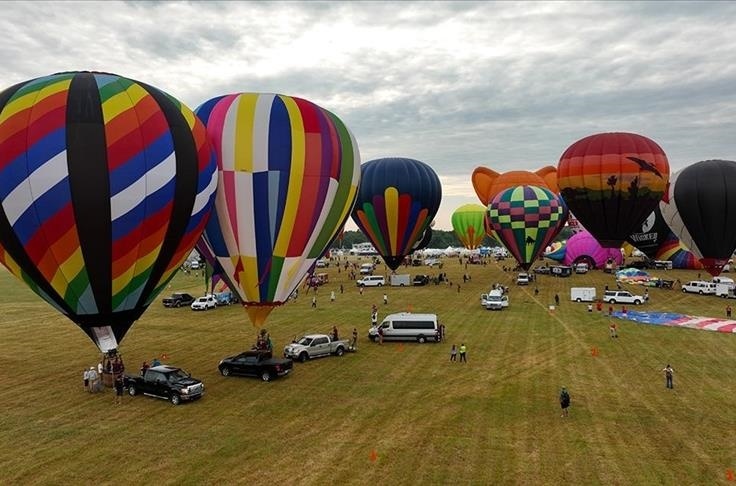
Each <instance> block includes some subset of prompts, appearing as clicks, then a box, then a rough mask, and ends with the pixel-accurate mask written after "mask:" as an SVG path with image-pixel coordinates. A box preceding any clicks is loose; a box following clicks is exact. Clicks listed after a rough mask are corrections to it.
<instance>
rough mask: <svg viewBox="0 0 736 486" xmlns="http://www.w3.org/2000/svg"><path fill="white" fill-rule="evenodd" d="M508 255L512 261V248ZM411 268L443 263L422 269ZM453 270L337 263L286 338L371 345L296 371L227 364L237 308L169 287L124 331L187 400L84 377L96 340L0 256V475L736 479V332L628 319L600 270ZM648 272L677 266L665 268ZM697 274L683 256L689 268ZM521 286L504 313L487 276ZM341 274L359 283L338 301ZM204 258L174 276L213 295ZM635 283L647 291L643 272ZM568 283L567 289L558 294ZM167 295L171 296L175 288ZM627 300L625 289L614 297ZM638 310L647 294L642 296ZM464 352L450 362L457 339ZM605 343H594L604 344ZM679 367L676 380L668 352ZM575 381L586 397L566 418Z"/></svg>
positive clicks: (131, 347)
mask: <svg viewBox="0 0 736 486" xmlns="http://www.w3.org/2000/svg"><path fill="white" fill-rule="evenodd" d="M509 262H510V261H509V260H507V261H506V262H505V263H506V264H509ZM409 271H410V272H411V273H415V272H420V273H430V274H431V273H436V272H437V270H433V269H429V268H426V267H421V268H414V269H409ZM443 271H445V272H447V273H448V275H449V277H450V279H451V281H452V282H453V286H452V287H449V286H434V285H430V286H427V287H420V288H388V289H387V290H386V291H387V293H388V296H389V304H388V305H383V303H382V294H383V290H382V289H381V290H379V289H366V290H365V293H364V295H362V296H361V295H359V293H358V290H357V288H356V287H355V284H354V282H352V281H348V279H347V275H346V274H345V273H344V272H342V273H339V274H338V273H337V271H336V269H334V268H332V267H331V268H329V269H328V272H329V274H330V280H331V281H330V283H329V284H328V285H327V286H325V287H322V288H321V289H320V291H319V293H318V307H317V309H312V308H311V305H310V304H311V294H310V296H309V297H307V296H305V295H304V293H303V292H301V295H300V297H299V299H298V300H297V301H296V302H293V303H289V304H287V305H285V306H283V307H281V308H277V309H276V310H274V311H273V312H272V313H271V316H270V318H269V320H268V322H267V326H266V328H267V329H268V330H269V331H270V333H271V336H272V338H273V339H274V341H275V345H276V349H277V350H279V352H280V350H281V349H282V348H283V346H284V345H285V344H286V343H288V342H289V341H290V340H291V339H292V338H293V337H294V336H295V335H298V334H300V333H304V332H328V330H329V329H331V328H332V326H333V325H337V326H338V328H339V329H340V331H341V334H342V335H343V336H348V335H349V334H350V333H351V332H352V329H353V327H357V328H358V330H359V332H360V340H359V346H358V347H359V350H358V352H357V353H355V354H347V355H345V356H344V357H342V358H337V357H330V358H324V359H320V360H315V361H310V362H307V363H304V364H302V363H295V364H294V367H295V370H294V372H293V373H292V374H291V375H290V376H287V377H286V378H284V379H279V380H276V381H273V382H270V383H263V382H261V381H260V380H257V379H251V378H237V377H229V378H224V377H222V376H220V375H219V373H218V372H217V364H218V362H219V360H220V359H221V358H222V357H224V356H227V355H230V354H233V353H236V352H239V351H242V350H245V349H247V348H249V347H250V345H251V344H252V343H254V342H255V337H256V329H255V328H253V327H252V326H251V324H250V323H249V322H248V320H247V316H246V313H245V311H244V310H243V309H242V308H241V307H240V306H231V307H225V308H218V309H216V310H214V311H209V312H206V313H205V312H200V313H195V312H192V311H191V310H189V309H187V308H182V309H165V308H163V306H161V304H160V298H159V299H157V301H156V303H154V305H152V306H151V308H150V309H149V310H148V311H147V312H146V313H145V314H144V315H143V317H142V318H141V319H140V320H139V321H138V322H137V323H136V324H135V325H134V326H133V328H132V330H131V331H130V332H129V333H128V335H127V336H126V338H125V340H124V341H123V343H122V345H121V348H120V350H121V352H122V354H123V356H124V358H125V360H126V364H127V366H128V371H136V370H137V369H138V367H139V366H140V364H141V363H142V362H143V361H144V360H148V361H149V362H150V360H151V358H153V357H154V356H157V355H158V356H160V355H162V354H164V353H165V354H167V355H168V357H169V359H168V361H167V362H168V363H170V364H175V365H178V366H181V367H184V368H185V369H187V370H188V371H190V372H191V373H192V375H193V376H195V377H197V378H200V379H201V380H202V381H204V383H205V386H206V389H207V394H206V395H205V397H204V398H203V399H202V400H199V401H197V402H194V403H185V404H183V405H181V406H178V407H174V406H172V405H171V404H169V403H168V402H166V401H163V400H156V399H153V398H149V397H141V396H137V397H129V396H127V395H126V396H125V397H124V400H123V404H122V405H115V404H114V403H113V394H112V392H111V391H110V390H106V391H105V393H102V394H96V395H90V394H88V393H85V392H84V391H83V390H82V378H81V375H82V371H83V369H84V368H85V367H89V366H91V365H93V364H94V365H96V364H97V362H98V361H99V358H100V356H99V354H98V352H97V350H96V347H95V346H94V345H93V344H92V342H91V341H90V340H89V339H88V338H87V337H86V336H85V335H84V334H83V332H82V331H81V330H79V329H78V328H77V327H76V326H75V325H73V324H72V323H71V321H68V320H67V319H66V318H64V317H62V316H60V315H57V313H56V311H54V310H53V309H52V308H51V307H50V306H48V305H47V304H45V303H44V302H42V301H41V300H40V298H38V297H37V296H36V295H35V294H32V293H31V292H30V291H29V290H28V289H27V288H26V287H25V285H23V284H21V283H19V282H18V281H16V280H15V279H14V278H13V277H12V276H11V275H10V274H9V273H7V272H6V271H5V270H0V295H2V298H1V300H0V306H1V307H0V309H2V313H0V411H2V416H1V418H0V483H2V484H13V485H15V484H143V483H148V484H150V483H155V484H240V483H243V484H246V483H248V484H331V483H349V484H381V485H383V484H386V485H389V484H450V483H453V484H562V483H565V484H585V485H588V484H622V485H624V484H673V485H683V484H719V483H722V484H730V481H729V477H730V478H731V480H733V479H734V478H733V476H730V475H731V474H736V447H734V446H736V407H734V403H735V402H734V396H735V391H736V379H734V376H735V373H734V363H736V336H734V335H725V334H719V333H714V332H706V331H696V330H690V329H674V328H665V327H661V326H647V325H640V324H635V323H630V322H625V321H617V322H618V323H619V329H620V331H619V334H620V338H619V339H618V340H613V339H611V338H610V337H609V334H608V322H609V321H608V319H607V318H606V317H604V316H602V315H600V314H598V313H595V312H594V313H593V314H590V313H588V312H587V310H586V306H585V305H584V304H574V303H571V302H569V295H570V293H569V288H570V287H571V286H596V287H597V288H598V292H599V295H600V294H601V293H602V290H603V287H604V285H606V284H608V285H614V279H613V277H612V276H611V275H606V274H603V273H601V272H599V271H595V272H591V273H589V274H586V275H573V276H572V277H571V278H566V279H555V278H552V277H548V276H541V277H539V281H538V283H537V285H538V287H539V290H540V292H539V295H538V296H536V297H535V296H534V293H533V289H534V284H532V285H531V286H529V287H523V288H522V287H516V286H515V285H513V284H512V279H513V276H514V275H515V274H510V273H509V274H507V273H504V272H502V271H501V269H500V267H499V266H498V265H497V264H496V263H492V264H489V265H488V266H470V267H469V268H468V270H467V272H468V273H469V274H470V275H471V276H472V281H471V282H469V283H467V284H464V285H462V289H461V291H460V293H458V292H457V288H456V286H455V283H456V282H458V281H460V282H461V281H462V279H461V276H462V274H463V272H466V270H465V269H464V268H463V267H461V266H460V265H459V264H458V262H457V260H456V259H447V260H446V264H445V266H444V268H443ZM652 273H653V274H654V275H660V274H662V273H664V272H657V271H652ZM696 273H697V272H686V271H670V272H667V276H666V278H671V279H674V278H680V279H681V280H682V281H685V280H689V279H692V278H694V277H695V276H696ZM492 282H501V283H504V284H506V285H509V286H510V287H511V291H510V299H511V306H510V308H509V309H507V310H505V311H502V312H491V311H486V310H484V309H482V308H481V307H480V305H479V294H480V293H481V292H485V291H487V290H488V288H489V286H490V284H491V283H492ZM340 283H343V284H344V286H345V293H344V294H342V295H341V294H339V292H338V295H337V301H336V302H334V303H330V301H329V292H330V290H333V289H334V290H337V288H338V286H339V284H340ZM203 287H204V284H203V283H202V282H201V281H200V279H196V278H195V277H193V276H186V275H181V274H180V275H177V277H176V278H175V279H174V281H173V285H172V289H171V290H189V291H191V292H193V293H194V294H195V295H199V294H201V293H203ZM632 290H633V291H638V292H639V293H642V292H643V289H641V288H633V289H632ZM555 293H559V295H560V297H561V299H562V303H561V305H560V306H559V308H558V309H556V310H555V311H554V312H550V311H549V310H548V305H549V304H550V303H551V302H552V301H553V296H554V294H555ZM650 296H651V300H650V303H649V304H647V305H646V306H643V307H645V308H648V309H651V310H662V311H665V310H666V311H673V312H682V313H688V314H693V315H703V316H714V317H721V316H724V308H725V305H726V304H725V302H724V301H723V300H722V299H718V298H716V297H701V296H696V295H689V294H688V295H685V294H682V293H681V292H680V291H679V290H661V289H651V290H650ZM161 297H163V296H161ZM374 303H375V304H376V305H378V306H379V311H380V314H379V320H380V319H382V318H383V317H384V316H385V315H386V314H387V313H390V312H398V311H404V310H413V311H414V312H434V313H437V314H438V315H439V317H440V320H441V321H442V322H444V323H445V325H446V326H447V342H446V343H441V344H423V345H419V344H416V343H406V344H404V345H400V344H398V343H386V344H384V345H383V346H379V345H378V344H374V343H371V342H368V340H367V338H366V334H367V330H368V327H369V324H370V308H371V305H372V304H374ZM618 307H620V306H618ZM630 308H633V306H630ZM461 342H464V343H465V344H466V345H467V346H468V360H469V363H468V364H467V365H464V364H460V363H450V362H449V351H450V345H451V344H452V343H455V344H458V345H459V344H460V343H461ZM592 348H597V350H598V356H593V355H592V352H591V350H592ZM668 362H669V363H671V364H672V366H673V367H674V369H675V389H674V390H667V389H666V388H665V386H664V377H663V375H662V372H661V370H662V368H663V367H664V365H665V364H666V363H668ZM561 386H566V387H567V388H568V389H569V391H570V393H571V396H572V407H571V410H570V417H569V418H566V419H562V418H561V417H560V409H559V404H558V401H557V397H558V394H559V390H560V387H561Z"/></svg>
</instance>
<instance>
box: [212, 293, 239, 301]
mask: <svg viewBox="0 0 736 486" xmlns="http://www.w3.org/2000/svg"><path fill="white" fill-rule="evenodd" d="M238 302H239V299H238V297H237V296H236V295H235V294H233V293H232V292H231V291H229V290H227V291H225V292H218V293H216V294H215V303H216V304H217V305H230V304H237V303H238Z"/></svg>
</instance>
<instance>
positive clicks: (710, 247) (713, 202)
mask: <svg viewBox="0 0 736 486" xmlns="http://www.w3.org/2000/svg"><path fill="white" fill-rule="evenodd" d="M734 194H736V162H732V161H729V160H706V161H703V162H698V163H696V164H693V165H690V166H688V167H685V168H684V169H682V170H680V171H678V172H677V173H676V174H674V176H673V177H672V181H671V182H670V187H669V191H668V192H667V195H666V196H665V198H664V199H663V200H662V202H661V203H660V205H659V207H660V210H661V211H662V216H663V217H664V220H665V222H666V223H667V225H668V226H669V227H670V229H671V230H672V232H673V233H674V234H675V236H676V237H677V238H678V239H679V240H680V241H681V242H682V244H683V245H684V246H685V247H687V248H688V249H689V250H690V251H691V252H692V253H693V254H694V255H695V256H696V257H697V258H698V259H699V260H700V262H701V263H702V264H703V267H704V268H705V269H706V270H707V271H708V272H709V273H710V274H711V275H713V276H716V275H719V274H720V273H721V270H722V269H723V266H724V265H725V264H726V263H728V260H729V258H731V255H732V254H733V252H734V249H736V225H734V224H733V221H734V219H735V218H736V197H734Z"/></svg>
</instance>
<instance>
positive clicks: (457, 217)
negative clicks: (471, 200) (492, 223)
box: [451, 204, 486, 250]
mask: <svg viewBox="0 0 736 486" xmlns="http://www.w3.org/2000/svg"><path fill="white" fill-rule="evenodd" d="M485 215H486V208H484V207H483V206H481V205H480V204H464V205H462V206H460V207H459V208H457V209H456V210H455V212H454V213H452V217H451V222H452V229H453V230H455V234H456V235H457V237H458V238H459V239H460V242H461V243H462V244H463V246H464V247H465V248H467V249H469V250H475V249H476V248H478V247H479V246H480V245H481V243H482V242H483V238H484V237H485V235H486V233H485V229H484V227H483V218H485Z"/></svg>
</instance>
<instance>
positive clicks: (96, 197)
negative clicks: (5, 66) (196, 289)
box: [0, 72, 217, 351]
mask: <svg viewBox="0 0 736 486" xmlns="http://www.w3.org/2000/svg"><path fill="white" fill-rule="evenodd" d="M216 184H217V178H216V175H215V161H214V157H213V154H212V151H211V149H210V146H209V144H208V143H207V140H206V136H205V128H204V125H202V123H201V122H200V121H199V120H198V119H197V118H196V117H195V116H194V114H193V113H192V111H191V110H190V109H189V108H187V107H186V106H184V105H183V104H182V103H180V102H178V101H177V100H175V99H174V98H172V97H171V96H169V95H168V94H166V93H164V92H162V91H160V90H158V89H157V88H154V87H152V86H149V85H147V84H145V83H141V82H139V81H134V80H131V79H127V78H124V77H121V76H117V75H114V74H106V73H96V72H67V73H58V74H53V75H50V76H46V77H42V78H37V79H33V80H30V81H25V82H22V83H19V84H17V85H15V86H12V87H10V88H8V89H6V90H5V91H3V92H1V93H0V202H1V205H0V262H2V263H3V264H4V265H5V266H6V267H7V268H8V269H9V270H10V271H11V272H12V273H13V274H14V275H15V276H16V277H18V278H19V279H21V280H23V281H24V282H26V283H27V284H28V286H29V287H30V288H31V289H32V290H33V291H34V292H36V293H37V294H38V295H40V296H41V297H42V298H43V299H44V300H46V301H47V302H48V303H49V304H51V305H52V306H54V307H55V308H56V309H58V310H59V311H61V312H62V313H64V314H65V315H66V316H67V317H69V319H71V320H72V321H74V322H75V323H76V324H77V325H78V326H79V327H80V328H81V329H82V330H83V331H84V332H85V333H86V334H87V335H88V336H89V337H90V338H91V339H92V340H93V341H94V342H95V343H96V344H97V345H98V347H99V348H100V350H102V351H110V350H113V349H116V348H117V346H118V343H119V342H120V341H121V340H122V339H123V336H124V335H125V333H126V332H127V331H128V329H129V328H130V326H131V325H132V324H133V322H134V321H136V320H137V319H138V318H139V317H140V316H141V314H142V313H143V312H144V311H145V309H146V308H147V307H148V305H149V304H150V303H151V302H152V301H153V299H154V298H155V297H156V296H157V295H158V294H159V292H160V291H161V290H162V289H164V288H165V287H166V285H167V283H168V282H169V281H170V280H171V278H172V277H173V276H174V274H175V272H176V270H177V269H178V268H179V267H180V266H181V264H182V263H183V261H184V260H185V259H186V256H187V255H188V254H189V252H190V251H191V250H192V248H193V247H194V244H195V242H196V241H197V239H198V238H199V235H200V233H201V232H202V230H203V228H204V225H205V222H206V220H207V218H208V216H209V213H210V209H211V207H212V201H213V198H214V192H215V188H216Z"/></svg>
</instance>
